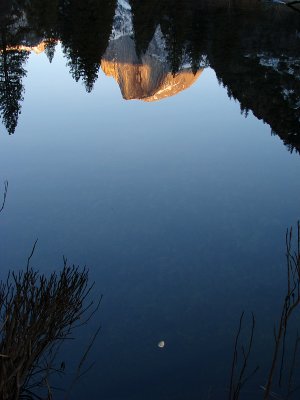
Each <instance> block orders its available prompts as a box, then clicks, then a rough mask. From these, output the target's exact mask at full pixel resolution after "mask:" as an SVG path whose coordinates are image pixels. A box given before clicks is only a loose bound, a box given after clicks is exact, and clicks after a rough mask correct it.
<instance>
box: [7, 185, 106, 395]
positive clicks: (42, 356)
mask: <svg viewBox="0 0 300 400" xmlns="http://www.w3.org/2000/svg"><path fill="white" fill-rule="evenodd" d="M7 192H8V182H7V181H5V183H4V195H3V202H2V205H1V206H0V213H1V212H2V211H3V209H4V207H5V203H6V199H7ZM36 244H37V240H36V242H35V243H34V246H33V248H32V251H31V254H30V255H29V257H28V260H27V265H26V268H25V269H24V270H21V271H19V272H13V271H11V272H9V273H8V276H7V278H6V280H2V281H0V399H1V400H19V399H40V400H41V399H47V400H50V399H52V398H53V394H52V386H51V382H50V378H51V377H52V376H53V375H57V374H63V373H64V371H65V363H64V362H63V363H60V364H59V365H57V356H58V353H59V351H60V349H61V346H62V345H63V343H64V342H65V341H66V340H67V339H70V338H71V335H72V334H73V333H74V331H75V330H76V329H78V328H79V327H82V326H84V325H86V324H87V323H88V322H89V321H90V319H91V318H92V317H93V316H94V314H95V313H96V312H97V311H98V309H99V307H100V303H101V300H102V296H101V297H100V299H99V300H98V301H96V302H95V300H94V299H92V296H91V294H92V289H93V287H94V283H92V284H90V283H89V271H88V270H87V269H86V268H82V269H81V268H79V267H76V266H74V265H72V266H69V265H68V262H67V259H66V258H64V259H63V267H62V269H61V270H59V271H58V272H52V273H51V274H50V275H49V276H46V275H45V274H42V273H40V272H39V271H38V270H36V269H34V268H33V267H31V265H30V262H31V259H32V257H33V255H34V251H35V248H36ZM99 332H100V328H98V329H97V330H96V332H95V333H94V335H93V336H92V338H91V341H90V343H89V344H88V346H87V348H86V349H85V351H84V353H83V355H82V357H81V359H80V361H79V364H78V366H77V370H76V372H75V376H74V379H73V380H72V381H71V384H70V387H69V389H68V390H67V391H66V397H65V398H68V394H69V393H70V392H71V391H72V389H73V386H74V385H75V383H76V382H77V381H78V380H79V379H80V377H81V376H82V375H83V374H85V373H86V371H87V370H89V368H90V367H89V368H88V369H87V370H85V371H82V370H83V367H84V365H85V362H86V359H87V356H88V354H89V352H90V350H91V348H92V346H93V344H94V341H95V339H96V337H97V336H98V334H99ZM41 396H43V397H41Z"/></svg>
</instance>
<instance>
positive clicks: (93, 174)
mask: <svg viewBox="0 0 300 400" xmlns="http://www.w3.org/2000/svg"><path fill="white" fill-rule="evenodd" d="M46 3H47V2H46ZM50 3H51V2H49V4H50ZM54 3H55V2H52V3H51V4H52V5H53V4H54ZM73 3H74V4H73ZM76 3H77V2H75V1H74V2H70V4H71V5H69V7H73V9H72V10H71V11H70V10H68V6H67V5H64V7H65V8H64V7H60V8H59V10H60V13H61V15H60V16H59V17H57V14H54V16H53V15H52V14H49V15H52V17H53V21H55V24H54V22H53V21H52V20H51V21H50V22H51V23H50V22H49V21H43V20H42V19H41V15H43V14H42V12H41V11H40V10H39V9H38V5H35V3H34V2H32V5H31V8H30V9H26V8H25V14H26V17H22V18H23V19H22V22H20V21H19V20H18V18H21V17H18V18H16V21H17V22H16V21H14V24H15V25H14V29H12V28H11V26H12V25H9V24H8V25H7V19H5V18H8V17H7V16H6V17H5V18H4V19H3V21H4V22H2V27H5V29H6V30H5V29H4V28H3V29H2V44H3V43H4V42H5V43H6V50H5V51H4V52H2V55H1V71H0V72H1V79H0V90H1V96H0V97H1V98H0V103H1V107H0V109H1V112H2V121H3V125H2V126H1V131H2V134H1V137H0V172H1V174H0V178H1V179H2V180H5V179H7V180H8V181H9V194H8V199H7V203H6V207H5V212H4V213H2V215H1V227H0V229H1V241H0V251H1V260H0V263H1V277H5V276H6V273H7V271H8V270H9V269H12V268H13V269H17V268H21V267H22V266H24V265H25V260H26V259H27V256H28V254H29V253H30V250H31V248H32V245H33V242H34V241H35V239H36V238H38V239H39V242H38V247H37V250H36V252H35V255H34V259H33V265H34V266H35V267H37V268H38V269H39V270H41V271H43V272H47V273H48V272H50V271H52V270H54V269H58V268H60V267H61V266H62V256H63V255H65V256H67V257H68V260H69V261H70V262H72V263H74V264H78V265H87V266H88V267H89V269H90V274H91V280H95V282H96V286H95V296H96V297H97V296H98V295H99V294H100V293H103V295H104V298H103V302H102V306H101V310H100V311H99V313H98V314H97V316H96V317H95V318H94V319H93V320H92V321H91V323H90V324H89V325H88V326H87V327H85V329H84V330H83V331H82V332H81V331H80V332H78V339H77V341H76V342H74V343H73V342H72V343H70V344H68V346H66V348H65V349H64V350H63V354H61V358H62V359H64V360H65V361H66V365H67V372H68V373H69V372H72V371H73V370H74V368H75V367H73V366H74V365H75V364H76V362H78V359H79V358H80V354H81V353H82V351H83V348H84V346H85V344H86V343H87V341H88V338H89V336H90V335H91V333H92V332H94V330H95V329H96V327H97V326H98V325H99V323H101V325H102V331H101V335H100V336H99V338H98V340H97V342H96V344H95V346H94V348H93V351H92V354H90V360H91V361H96V364H95V366H94V368H93V369H92V370H91V371H90V372H89V373H88V374H87V375H86V376H85V377H84V378H82V380H81V381H80V382H79V383H78V385H77V386H76V389H75V391H74V393H73V395H72V399H100V398H103V399H207V398H212V399H223V398H224V399H225V398H228V387H229V378H230V367H231V360H232V354H233V344H234V336H235V333H236V329H237V326H238V321H239V317H240V314H241V312H242V311H243V310H245V312H246V316H247V319H246V320H245V326H244V329H245V332H246V333H247V332H248V331H249V328H250V313H251V311H253V312H254V314H255V317H256V331H255V346H254V347H253V352H252V357H251V366H252V363H253V366H255V365H257V364H259V365H260V370H259V372H258V373H257V374H256V375H255V376H254V377H253V378H252V380H251V382H250V383H249V384H248V385H247V386H246V387H245V391H244V392H243V397H242V398H245V399H246V398H247V399H254V398H262V395H263V392H262V390H261V389H260V386H261V385H264V384H265V380H266V376H267V374H266V371H267V369H268V367H269V365H270V362H271V352H272V349H273V343H272V340H273V324H274V321H276V320H278V315H279V313H280V307H281V303H282V297H283V295H284V290H285V284H286V283H285V281H286V278H285V231H286V228H287V227H289V226H290V225H294V224H295V223H296V221H297V220H298V219H299V217H300V184H299V171H300V158H299V154H298V151H297V149H298V147H299V145H298V143H299V135H300V129H299V117H300V111H299V107H300V102H299V100H300V90H299V77H300V75H299V74H298V70H299V68H300V50H299V49H300V47H299V41H300V39H299V33H298V31H297V27H299V23H300V16H299V15H298V14H297V12H295V11H294V10H285V9H284V11H283V9H282V8H281V6H276V7H274V6H270V5H266V6H265V5H264V6H262V5H259V6H258V5H256V6H255V7H254V6H249V4H248V3H247V1H245V6H244V8H242V9H238V11H236V9H235V8H233V10H231V12H228V10H227V9H226V8H224V7H222V4H221V3H222V2H220V8H218V7H217V8H216V9H210V8H209V7H208V9H205V11H203V9H202V8H201V7H202V6H203V5H202V3H201V2H200V1H199V2H198V3H196V4H194V3H193V2H191V4H193V7H195V10H196V11H195V10H194V11H193V8H190V7H191V4H189V5H188V7H187V9H185V6H184V4H183V5H182V4H181V5H180V7H181V8H183V10H182V9H181V8H180V7H179V5H178V4H179V3H178V4H177V6H178V9H177V8H176V7H177V6H176V7H175V6H174V4H173V5H172V4H171V3H170V4H169V5H168V4H167V3H166V4H165V8H164V7H162V6H159V5H158V4H156V2H154V3H153V4H152V7H153V10H152V11H151V12H152V13H153V14H151V13H150V11H149V9H151V7H150V3H145V4H144V7H145V10H143V9H142V6H141V5H140V6H138V4H137V3H136V2H135V1H132V2H131V3H130V5H129V3H127V2H125V1H124V2H119V3H118V4H115V3H109V4H108V5H106V2H104V1H102V2H99V1H96V0H95V1H93V2H91V5H90V6H89V5H87V6H82V8H81V9H80V10H79V11H78V7H79V6H78V7H77V5H76ZM94 3H95V4H96V5H97V7H98V6H99V5H100V6H101V7H100V6H99V7H100V11H97V9H96V10H94V9H92V11H91V10H87V9H86V7H87V8H88V7H96V6H95V4H94ZM98 3H99V4H98ZM20 7H21V6H20ZM24 7H25V6H24ZM49 7H50V6H49ZM53 7H54V6H53ZM56 7H57V4H56ZM76 7H77V8H76ZM105 7H107V8H105ZM139 7H140V8H141V9H139ZM155 7H156V8H155ZM199 7H200V11H201V12H200V11H199ZM21 8H22V7H21ZM101 8H102V9H105V12H104V11H101ZM62 10H63V11H62ZM76 10H77V11H76ZM52 11H53V10H52ZM88 11H89V13H88ZM64 12H65V14H66V16H65V17H64V18H65V19H63V13H64ZM68 12H69V14H68ZM97 12H98V13H99V12H100V13H101V12H102V14H101V15H105V22H103V21H104V19H103V21H102V19H101V18H102V17H101V18H97V17H95V15H98V14H97ZM15 13H16V15H18V14H17V11H15ZM57 13H58V12H57ZM78 13H79V14H78ZM95 13H96V14H95ZM86 14H88V15H89V16H88V17H87V21H89V18H90V19H91V21H90V25H91V26H92V24H94V25H93V26H94V27H95V26H96V24H98V25H97V29H98V31H97V32H98V36H97V35H96V36H95V33H93V32H92V28H91V32H89V31H87V29H86V26H85V25H84V24H85V23H86V20H85V19H84V18H85V16H86ZM3 15H5V10H4V11H3ZM10 15H12V14H10ZM70 15H71V16H72V18H71V17H70ZM132 15H133V17H132ZM180 15H183V16H184V17H182V18H181V17H180ZM143 16H144V17H143ZM247 16H249V18H246V17H247ZM26 18H27V20H28V21H26ZM49 18H50V17H49ZM68 18H71V21H72V23H71V24H70V23H69V22H70V20H68ZM93 18H94V20H93ZM103 18H104V17H103ZM143 18H145V22H144V23H143ZM18 21H19V22H18ZM68 21H69V22H68ZM79 21H82V26H81V25H80V22H79ZM107 21H109V22H107ZM141 21H142V22H141ZM168 21H171V22H172V23H169V25H168ZM214 21H215V22H214ZM222 21H223V23H222ZM228 21H229V22H228ZM245 21H247V24H248V26H247V24H246V25H245ZM263 22H264V24H265V25H264V30H265V35H264V36H262V35H261V29H262V23H263ZM68 23H69V25H68ZM18 24H19V25H18ZM22 24H23V25H22ZM27 24H28V25H27ZM72 24H73V25H72ZM75 24H78V25H77V26H75ZM176 24H177V25H176ZM274 24H277V25H276V27H277V28H276V29H275V32H273V33H272V26H273V29H274ZM90 25H88V24H87V26H90ZM24 26H25V27H24ZM143 26H144V29H143ZM70 27H71V28H70ZM102 27H103V30H101V29H102ZM230 27H232V28H230ZM75 28H76V29H75ZM95 29H96V28H95ZM16 32H17V33H16ZM110 32H112V34H111V33H110ZM245 32H246V33H245ZM105 34H106V36H105ZM51 35H52V36H51ZM89 35H90V36H89ZM110 35H111V36H110ZM172 35H173V36H172ZM4 37H5V38H6V39H5V41H4V39H3V38H4ZM78 37H79V39H78ZM95 37H96V38H97V40H98V39H99V38H101V40H102V41H103V43H102V42H101V40H100V39H99V40H98V42H97V40H96V39H95V43H93V42H92V38H95ZM49 38H51V40H53V42H51V43H52V44H53V43H55V46H56V47H55V54H54V57H53V60H52V62H51V63H49V58H50V59H51V52H50V50H51V49H50V50H49V44H48V45H46V50H47V46H48V51H44V47H43V46H44V45H43V43H44V42H45V41H46V39H49ZM105 38H106V39H105ZM109 38H110V40H109ZM291 38H292V39H291ZM279 39H280V40H279ZM105 40H106V42H105ZM48 42H49V40H48ZM100 42H101V46H102V47H101V46H100ZM170 43H173V44H174V43H175V44H174V45H173V47H172V46H171V45H170ZM41 44H42V46H41ZM21 45H23V46H27V47H26V49H24V48H23V49H22V48H21V47H20V46H21ZM36 46H40V50H39V54H35V53H34V51H33V48H34V47H36ZM95 46H98V47H96V48H95ZM53 47H54V46H53ZM100 47H101V48H100ZM2 48H3V47H2ZM4 48H5V46H4ZM91 49H92V50H93V49H94V52H92V51H91ZM100 50H101V51H100ZM36 51H37V50H36ZM98 51H99V54H98V55H97V52H98ZM5 54H6V55H5ZM49 54H50V56H49ZM5 57H8V58H9V57H11V58H10V59H9V60H8V65H10V68H11V69H9V73H10V74H11V81H12V82H13V83H12V86H11V87H14V88H15V87H16V86H17V85H21V86H22V87H23V88H24V92H23V95H22V96H23V101H22V99H21V97H22V96H21V95H20V94H21V92H18V89H12V90H11V92H9V89H7V86H5V82H6V81H5V79H10V78H7V76H5V74H4V72H3V71H5V63H6V61H5ZM13 57H16V60H17V61H16V62H17V63H18V62H19V64H18V65H19V66H20V65H21V67H22V68H23V69H24V70H26V72H27V74H26V76H25V74H24V76H23V77H21V75H22V74H21V72H20V70H19V72H18V71H17V72H16V74H17V75H18V73H19V75H18V77H17V78H15V76H14V71H13V70H12V69H13V65H15V64H14V63H13V60H14V58H13ZM18 57H19V58H18ZM76 57H77V58H76ZM97 57H98V58H97ZM21 58H22V60H21ZM23 58H24V59H23ZM101 58H102V61H101ZM20 60H21V61H20ZM95 60H96V61H95ZM178 60H179V61H178ZM100 62H101V66H102V68H100V69H99V70H97V68H96V74H95V72H93V71H94V69H93V68H94V67H95V63H96V64H97V65H98V68H99V65H100ZM18 68H19V67H18ZM93 74H94V75H93ZM3 76H4V78H3ZM74 78H76V79H77V78H79V80H78V82H77V81H76V79H74ZM6 83H7V82H6ZM13 85H15V86H13ZM19 89H20V88H19ZM87 89H88V90H87ZM12 93H13V94H12ZM14 96H15V98H13V99H12V97H14ZM129 100H130V101H129ZM143 100H146V101H143ZM18 108H19V110H20V111H21V114H19V115H18V111H19V110H17V112H15V110H16V109H18ZM241 108H242V112H241ZM245 114H247V116H246V115H245ZM8 133H14V134H13V135H9V134H8ZM161 340H164V341H165V347H164V348H159V347H158V342H159V341H161ZM68 376H69V375H68V374H67V376H66V377H65V378H63V379H61V380H59V382H58V385H59V386H60V387H66V386H67V383H68V380H69V379H70V378H69V377H68ZM209 396H211V397H209ZM55 398H58V399H59V398H62V397H61V394H60V393H59V392H58V393H57V395H56V397H55ZM295 398H296V397H295Z"/></svg>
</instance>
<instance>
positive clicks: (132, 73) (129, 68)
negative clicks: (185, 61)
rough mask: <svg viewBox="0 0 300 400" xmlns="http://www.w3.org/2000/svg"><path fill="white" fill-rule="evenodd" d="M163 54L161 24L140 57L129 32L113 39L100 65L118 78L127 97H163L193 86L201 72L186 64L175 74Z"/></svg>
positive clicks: (153, 99) (145, 98)
mask: <svg viewBox="0 0 300 400" xmlns="http://www.w3.org/2000/svg"><path fill="white" fill-rule="evenodd" d="M164 54H165V49H164V45H163V38H162V35H161V32H160V29H159V28H158V29H157V32H156V34H155V35H154V37H153V39H152V41H151V43H150V44H149V48H148V50H147V52H146V53H145V54H142V55H141V56H140V57H138V56H137V54H136V50H135V43H134V40H133V39H132V38H131V37H130V36H128V35H126V36H121V37H119V38H117V39H116V40H111V41H110V43H109V46H108V49H107V50H106V52H105V54H104V56H103V58H102V61H101V67H102V69H103V71H104V72H105V74H106V75H108V76H112V77H113V78H115V80H116V81H117V82H118V84H119V86H120V89H121V92H122V96H123V98H124V99H126V100H130V99H141V100H144V101H148V102H151V101H156V100H161V99H164V98H166V97H170V96H174V95H176V94H177V93H179V92H181V91H182V90H184V89H187V88H188V87H190V86H191V85H192V84H193V83H194V82H195V81H196V80H197V78H198V77H199V75H200V73H201V72H200V71H199V72H197V73H196V74H193V72H192V70H191V68H190V66H186V67H185V68H181V69H180V70H179V71H178V72H177V73H176V74H174V75H173V74H172V73H171V71H170V65H169V63H168V61H167V60H166V59H165V56H164Z"/></svg>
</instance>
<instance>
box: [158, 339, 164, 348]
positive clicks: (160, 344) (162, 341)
mask: <svg viewBox="0 0 300 400" xmlns="http://www.w3.org/2000/svg"><path fill="white" fill-rule="evenodd" d="M157 346H158V347H160V348H161V349H162V348H164V347H165V341H164V340H161V341H160V342H158V345H157Z"/></svg>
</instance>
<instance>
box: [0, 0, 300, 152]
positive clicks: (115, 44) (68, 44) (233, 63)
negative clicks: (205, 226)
mask: <svg viewBox="0 0 300 400" xmlns="http://www.w3.org/2000/svg"><path fill="white" fill-rule="evenodd" d="M0 16H1V17H0V25H1V59H0V112H1V116H2V120H3V123H4V125H5V127H6V129H7V131H8V132H9V133H10V134H12V133H14V132H15V129H16V127H17V123H18V117H19V114H20V113H21V103H22V101H23V100H24V85H23V78H24V77H25V76H26V61H27V59H28V57H29V54H30V51H32V50H34V51H36V52H41V51H44V52H45V53H46V55H47V57H48V59H49V61H50V62H52V60H53V57H54V56H55V48H56V46H57V44H58V43H59V42H60V44H61V46H62V50H63V53H64V55H65V57H66V59H67V67H68V68H69V71H70V74H71V75H72V77H73V78H74V79H75V80H76V81H80V80H81V81H83V83H84V86H85V88H86V90H87V91H88V92H91V91H92V90H93V87H94V84H95V82H96V80H97V78H98V74H99V69H100V67H101V68H102V70H103V71H104V72H105V73H106V74H107V75H109V76H113V77H114V78H115V79H116V81H117V82H118V84H119V86H120V90H121V93H122V96H123V97H124V98H125V99H141V100H145V101H156V100H160V99H163V98H166V97H169V96H171V95H175V94H177V93H179V92H180V91H182V90H184V89H187V88H188V87H189V86H191V85H192V84H193V83H194V82H195V81H196V80H197V79H198V77H199V76H200V75H201V71H202V70H203V68H206V67H208V66H210V67H211V68H213V69H214V71H215V73H216V75H217V78H218V80H219V82H220V84H222V85H223V86H224V87H226V88H227V93H228V96H229V97H232V98H234V99H236V100H238V102H239V103H240V108H241V111H242V112H243V113H245V115H247V113H248V112H249V111H252V112H253V114H254V115H255V116H256V117H257V118H258V119H261V120H263V121H264V122H266V123H267V124H269V125H270V127H271V130H272V132H273V133H275V134H277V135H279V136H280V138H281V139H282V140H283V141H284V143H285V144H286V145H287V146H288V149H289V150H290V151H293V150H294V149H295V150H297V151H299V150H300V127H299V125H300V123H299V120H300V46H299V42H300V35H299V33H298V28H299V14H298V13H296V12H294V11H293V10H290V9H288V8H287V7H283V6H281V5H272V4H268V3H264V2H261V1H254V0H251V1H250V0H243V1H237V2H235V1H232V2H230V7H229V5H228V1H223V0H218V1H215V2H213V4H211V2H208V1H206V0H198V1H192V0H190V1H186V0H182V1H178V0H165V1H163V2H162V1H158V0H153V1H151V2H140V1H138V0H128V1H127V0H118V1H115V0H91V1H89V2H82V1H80V0H71V1H65V0H45V1H43V2H40V1H38V0H32V1H25V0H18V1H16V2H14V3H13V5H12V4H11V2H8V1H7V2H2V3H1V8H0Z"/></svg>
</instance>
